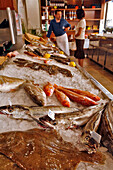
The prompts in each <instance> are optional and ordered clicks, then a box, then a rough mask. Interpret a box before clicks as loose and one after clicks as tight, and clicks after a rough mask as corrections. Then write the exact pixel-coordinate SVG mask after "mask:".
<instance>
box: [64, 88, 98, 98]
mask: <svg viewBox="0 0 113 170" xmlns="http://www.w3.org/2000/svg"><path fill="white" fill-rule="evenodd" d="M63 88H64V87H63ZM65 89H67V90H71V91H73V92H75V93H77V94H81V95H83V96H87V97H89V98H90V99H92V100H94V101H99V100H100V97H98V96H96V95H95V94H92V93H90V92H89V91H83V90H79V89H72V88H65Z"/></svg>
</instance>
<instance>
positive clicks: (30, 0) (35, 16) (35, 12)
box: [25, 0, 41, 30]
mask: <svg viewBox="0 0 113 170" xmlns="http://www.w3.org/2000/svg"><path fill="white" fill-rule="evenodd" d="M25 2H26V12H27V25H28V29H37V30H38V29H39V30H40V29H41V28H40V25H41V24H40V6H39V0H25Z"/></svg>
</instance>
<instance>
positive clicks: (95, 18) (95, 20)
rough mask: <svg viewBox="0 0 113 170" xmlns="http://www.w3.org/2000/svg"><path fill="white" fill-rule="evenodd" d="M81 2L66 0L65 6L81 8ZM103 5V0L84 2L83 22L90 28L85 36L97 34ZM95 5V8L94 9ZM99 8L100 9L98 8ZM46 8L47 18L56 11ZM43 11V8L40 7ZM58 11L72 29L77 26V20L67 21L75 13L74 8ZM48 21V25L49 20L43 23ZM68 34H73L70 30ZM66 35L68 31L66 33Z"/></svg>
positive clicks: (85, 0) (79, 0)
mask: <svg viewBox="0 0 113 170" xmlns="http://www.w3.org/2000/svg"><path fill="white" fill-rule="evenodd" d="M82 2H83V1H82V0H75V1H73V0H67V4H68V5H77V6H79V7H80V6H81V5H82ZM104 4H105V0H90V1H87V0H84V7H85V8H84V11H85V20H86V27H88V26H89V27H92V28H91V29H86V34H87V35H90V34H91V33H95V32H96V33H99V27H100V21H101V19H103V15H104ZM91 5H93V8H91ZM94 5H95V7H94ZM98 6H100V7H98ZM46 8H47V9H48V16H49V15H53V14H54V12H55V10H57V9H54V8H51V7H50V6H46ZM42 9H43V7H42ZM59 10H61V11H63V12H62V13H63V17H64V19H66V20H67V21H68V22H69V23H70V24H71V27H72V29H73V28H74V27H75V26H76V25H77V22H78V20H77V19H75V18H74V19H68V18H70V17H69V15H73V16H74V15H75V13H76V10H77V9H75V8H67V9H66V8H65V9H62V8H59ZM69 12H70V13H73V12H74V14H69ZM66 15H68V17H66ZM47 21H48V24H49V23H50V20H49V18H46V19H45V21H44V20H43V23H44V22H47ZM93 25H94V26H96V27H97V29H93ZM70 32H73V31H72V30H70ZM68 34H70V33H69V31H68Z"/></svg>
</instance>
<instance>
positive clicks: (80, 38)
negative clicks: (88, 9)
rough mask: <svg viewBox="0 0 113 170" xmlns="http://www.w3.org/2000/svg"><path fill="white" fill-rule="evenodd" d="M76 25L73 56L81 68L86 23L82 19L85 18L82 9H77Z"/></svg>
mask: <svg viewBox="0 0 113 170" xmlns="http://www.w3.org/2000/svg"><path fill="white" fill-rule="evenodd" d="M76 15H77V19H78V20H79V21H78V24H77V26H76V34H75V39H76V48H77V49H76V51H75V54H74V56H75V57H76V58H77V59H78V64H79V65H80V66H81V67H83V61H84V58H85V55H84V49H83V46H84V40H85V29H86V21H85V19H84V17H85V12H84V10H83V9H78V10H77V11H76Z"/></svg>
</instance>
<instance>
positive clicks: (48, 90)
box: [43, 82, 54, 96]
mask: <svg viewBox="0 0 113 170" xmlns="http://www.w3.org/2000/svg"><path fill="white" fill-rule="evenodd" d="M43 90H44V92H45V94H46V95H47V96H52V95H53V92H54V87H53V85H52V84H51V83H50V82H48V83H47V84H46V85H45V86H44V88H43Z"/></svg>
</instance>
